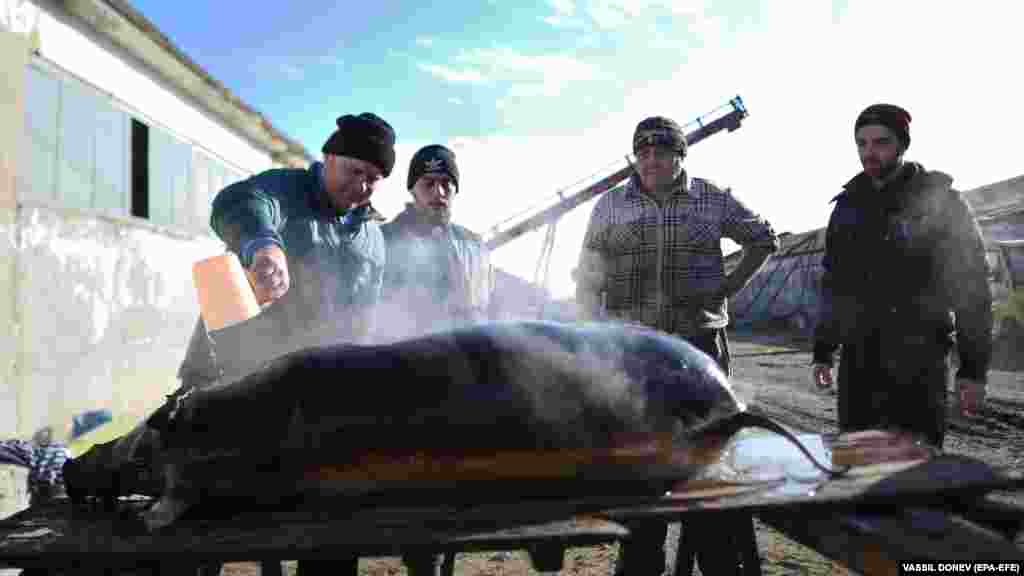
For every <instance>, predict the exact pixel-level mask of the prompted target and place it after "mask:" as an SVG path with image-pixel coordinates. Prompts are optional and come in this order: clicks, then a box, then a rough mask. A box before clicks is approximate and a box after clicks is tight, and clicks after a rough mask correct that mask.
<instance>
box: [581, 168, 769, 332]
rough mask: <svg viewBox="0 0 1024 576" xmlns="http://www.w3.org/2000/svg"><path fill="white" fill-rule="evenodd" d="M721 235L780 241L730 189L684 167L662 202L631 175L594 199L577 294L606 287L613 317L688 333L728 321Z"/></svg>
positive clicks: (745, 241)
mask: <svg viewBox="0 0 1024 576" xmlns="http://www.w3.org/2000/svg"><path fill="white" fill-rule="evenodd" d="M722 238H729V239H731V240H733V241H735V242H736V243H738V244H740V245H741V246H743V247H749V246H758V245H760V246H765V247H768V248H769V249H770V250H772V251H775V250H777V249H778V240H777V239H776V237H775V233H774V231H773V230H772V227H771V225H770V224H769V223H768V222H767V221H766V220H765V219H764V218H762V217H760V216H758V215H757V214H755V213H754V212H753V211H751V210H750V209H749V208H747V207H746V206H745V205H744V204H743V203H742V202H740V201H739V200H738V199H737V198H736V197H735V196H733V195H732V194H731V192H730V191H729V190H728V189H725V190H723V189H721V188H719V187H717V186H715V185H714V184H713V183H711V182H709V181H707V180H703V179H700V178H688V177H687V175H686V172H683V173H682V174H681V175H680V177H679V179H678V180H677V183H676V186H675V188H674V189H673V190H672V191H671V193H670V194H669V196H668V197H667V198H666V199H665V200H663V201H662V203H661V204H660V205H659V203H658V202H656V201H655V200H654V199H653V198H652V197H651V196H649V195H647V194H645V193H643V192H641V190H640V187H639V180H638V178H637V176H635V175H634V176H633V177H632V178H631V179H630V180H629V182H627V184H626V185H625V186H624V187H623V188H622V189H619V190H614V191H612V192H609V193H607V194H605V195H604V196H603V197H602V198H601V199H600V200H598V202H597V205H596V206H594V210H593V212H592V213H591V216H590V222H589V224H588V226H587V231H586V235H585V237H584V241H583V250H582V254H581V257H580V263H579V269H578V271H579V272H578V274H579V276H578V282H577V301H579V302H581V303H582V302H585V295H586V294H585V293H589V294H590V295H593V294H596V293H602V292H603V293H604V298H605V301H604V308H605V313H606V314H607V315H608V316H609V317H612V318H616V319H619V320H623V321H628V322H637V323H641V324H644V325H646V326H651V327H654V328H657V329H660V330H664V331H666V332H670V333H676V334H680V335H684V336H692V335H695V334H696V333H697V332H698V331H699V330H704V329H715V328H725V327H726V326H727V325H728V323H729V316H728V311H727V306H726V297H725V294H723V293H722V283H723V280H724V279H725V269H724V258H723V254H722V248H721V239H722Z"/></svg>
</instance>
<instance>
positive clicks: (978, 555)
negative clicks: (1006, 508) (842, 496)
mask: <svg viewBox="0 0 1024 576" xmlns="http://www.w3.org/2000/svg"><path fill="white" fill-rule="evenodd" d="M758 517H759V518H760V519H761V521H763V522H764V523H765V524H767V525H768V526H771V527H772V528H775V529H776V530H778V531H780V532H782V533H783V534H785V535H786V536H788V537H790V538H792V539H793V540H795V541H797V542H799V543H801V544H803V545H805V546H808V547H810V548H812V549H814V550H816V551H817V552H819V553H820V554H822V555H824V556H826V557H828V558H830V559H832V560H834V561H836V562H839V563H841V564H843V565H845V566H847V567H848V568H850V569H852V570H854V571H857V572H859V573H861V574H863V575H864V576H875V575H889V574H898V573H900V572H899V568H900V564H901V563H903V562H911V561H933V562H982V561H983V562H1003V561H1005V562H1009V561H1020V560H1021V559H1022V558H1024V548H1021V547H1019V546H1017V545H1015V544H1014V543H1013V542H1011V541H1009V540H1007V539H1005V538H1003V537H1001V536H999V535H997V534H996V533H994V532H992V531H989V530H986V529H984V528H982V527H979V526H977V525H975V524H972V523H969V522H966V521H963V520H959V519H957V518H956V517H953V516H950V515H949V514H947V513H946V512H945V511H943V510H941V509H934V508H917V509H907V510H903V511H896V512H893V513H890V514H848V515H841V516H832V515H818V516H806V515H792V514H786V513H782V512H780V511H765V512H762V513H760V514H758Z"/></svg>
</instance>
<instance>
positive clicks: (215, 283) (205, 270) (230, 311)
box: [192, 252, 260, 330]
mask: <svg viewBox="0 0 1024 576" xmlns="http://www.w3.org/2000/svg"><path fill="white" fill-rule="evenodd" d="M192 280H193V282H194V283H195V286H196V292H197V293H198V296H199V313H200V314H201V315H202V317H203V321H204V322H205V323H206V329H207V330H219V329H221V328H224V327H226V326H231V325H232V324H237V323H239V322H244V321H245V320H248V319H249V318H252V317H253V316H256V315H257V314H259V313H260V306H259V304H258V303H257V302H256V295H255V294H254V293H253V290H252V286H251V285H250V284H249V280H248V278H247V277H246V275H245V270H244V269H243V268H242V263H241V262H239V261H238V257H237V256H235V255H234V254H233V253H231V252H228V253H225V254H219V255H217V256H212V257H210V258H206V259H204V260H200V261H198V262H196V263H195V264H193V265H192Z"/></svg>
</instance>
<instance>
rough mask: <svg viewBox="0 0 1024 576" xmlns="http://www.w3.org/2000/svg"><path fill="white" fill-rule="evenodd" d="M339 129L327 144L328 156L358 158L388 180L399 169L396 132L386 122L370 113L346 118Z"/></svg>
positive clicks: (326, 151) (338, 121) (340, 122)
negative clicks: (394, 169)
mask: <svg viewBox="0 0 1024 576" xmlns="http://www.w3.org/2000/svg"><path fill="white" fill-rule="evenodd" d="M337 124H338V129H337V130H335V131H334V133H333V134H331V137H330V138H328V139H327V142H324V147H323V149H322V151H323V153H324V154H333V155H335V156H348V157H349V158H358V159H359V160H365V161H366V162H369V163H370V164H373V165H374V166H376V167H377V168H379V169H380V171H381V174H383V176H384V177H385V178H387V177H388V176H390V175H391V169H392V168H394V167H395V131H394V129H393V128H392V127H391V125H390V124H388V123H387V122H386V121H385V120H384V119H383V118H381V117H379V116H377V115H375V114H372V113H370V112H363V113H362V114H360V115H358V116H353V115H351V114H346V115H344V116H341V117H340V118H338V120H337Z"/></svg>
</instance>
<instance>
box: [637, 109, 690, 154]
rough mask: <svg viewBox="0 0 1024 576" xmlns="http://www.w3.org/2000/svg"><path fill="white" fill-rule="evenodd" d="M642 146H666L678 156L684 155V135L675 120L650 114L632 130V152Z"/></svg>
mask: <svg viewBox="0 0 1024 576" xmlns="http://www.w3.org/2000/svg"><path fill="white" fill-rule="evenodd" d="M642 146H668V147H669V148H671V149H673V150H675V151H676V152H677V153H678V154H679V155H680V156H686V135H685V134H683V129H682V127H681V126H679V124H678V123H677V122H676V121H675V120H672V119H671V118H666V117H664V116H651V117H650V118H645V119H643V120H641V121H640V123H639V124H637V125H636V130H634V131H633V153H634V154H636V152H637V150H639V149H640V148H641V147H642Z"/></svg>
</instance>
